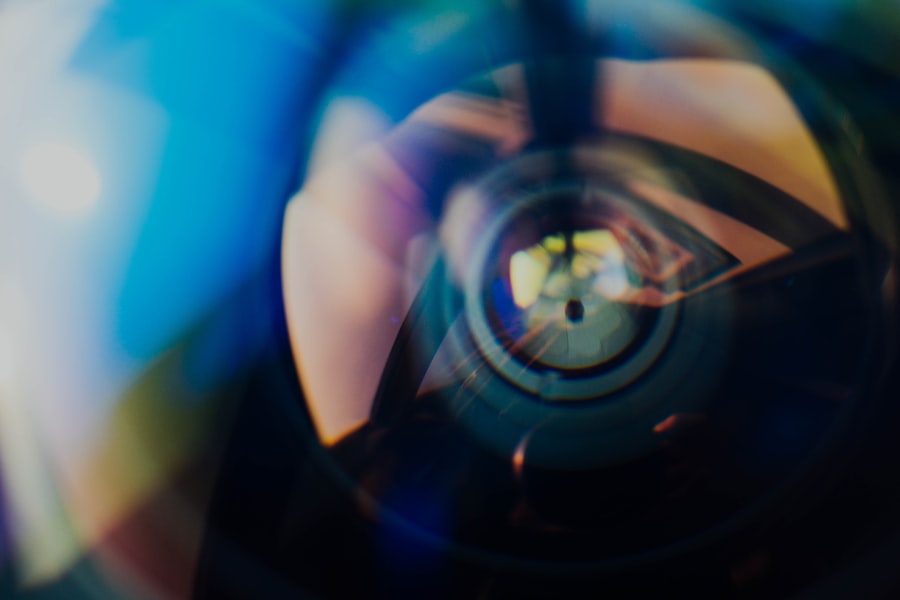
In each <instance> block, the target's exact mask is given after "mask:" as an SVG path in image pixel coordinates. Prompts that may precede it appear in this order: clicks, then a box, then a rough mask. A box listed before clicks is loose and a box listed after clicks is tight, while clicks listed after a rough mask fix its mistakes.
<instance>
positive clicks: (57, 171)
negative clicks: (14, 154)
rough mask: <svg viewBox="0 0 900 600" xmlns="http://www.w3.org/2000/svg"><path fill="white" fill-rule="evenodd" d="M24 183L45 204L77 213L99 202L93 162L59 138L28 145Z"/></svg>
mask: <svg viewBox="0 0 900 600" xmlns="http://www.w3.org/2000/svg"><path fill="white" fill-rule="evenodd" d="M21 176H22V184H23V186H24V188H25V190H26V191H27V192H28V194H29V195H30V196H31V198H33V199H34V200H35V201H36V202H37V203H38V204H39V205H40V206H41V207H42V208H44V209H45V210H48V211H49V212H51V213H54V214H56V215H59V216H78V215H83V214H85V213H87V212H89V211H90V210H91V209H93V208H94V206H95V205H96V204H97V201H98V200H99V198H100V192H101V188H102V184H101V179H100V174H99V172H98V171H97V167H96V166H95V165H94V162H93V161H92V160H91V159H90V157H88V156H87V155H86V154H85V153H84V152H82V151H81V150H79V149H78V148H76V147H73V146H70V145H67V144H62V143H57V142H37V143H34V144H32V145H31V146H29V147H28V148H27V149H26V151H25V153H24V155H23V157H22V165H21Z"/></svg>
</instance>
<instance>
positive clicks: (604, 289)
mask: <svg viewBox="0 0 900 600" xmlns="http://www.w3.org/2000/svg"><path fill="white" fill-rule="evenodd" d="M532 158H533V159H534V160H538V161H540V160H543V158H546V157H542V156H540V155H539V156H536V157H532ZM653 231H654V229H653V225H652V217H651V216H650V215H648V214H643V213H642V211H641V210H640V208H639V204H637V203H636V202H632V201H630V200H629V199H628V198H624V197H622V196H620V195H618V194H616V193H614V192H612V191H610V190H607V189H604V188H603V187H602V185H601V184H593V183H590V182H584V183H581V184H570V185H560V186H558V187H551V188H549V189H542V190H540V191H536V192H525V193H523V194H522V196H521V197H520V198H517V199H514V200H512V201H511V202H509V203H508V205H507V210H505V211H501V212H500V213H499V215H498V217H497V221H496V223H495V225H494V227H493V229H491V230H490V231H489V232H488V233H487V235H486V239H488V240H491V241H492V242H493V243H492V244H489V245H487V246H486V247H485V249H484V252H483V254H482V255H481V256H480V267H479V268H478V271H477V272H480V273H482V277H481V278H480V279H476V280H473V281H472V282H471V283H470V285H469V289H468V293H467V309H466V310H467V314H468V315H469V326H470V328H471V330H472V333H473V337H474V339H475V343H476V345H477V347H478V349H479V350H480V352H481V355H482V356H483V357H484V359H485V360H486V361H487V362H488V363H489V364H491V365H492V367H493V368H494V369H495V370H497V371H498V372H499V373H500V374H501V375H503V376H504V377H505V378H506V379H507V380H509V381H510V382H511V383H513V384H514V385H516V386H518V387H521V388H524V389H525V390H526V391H528V392H530V393H532V394H535V395H537V396H540V397H541V398H542V399H544V400H551V401H555V400H587V399H594V398H599V397H601V396H604V395H606V394H608V393H610V392H613V391H615V390H617V389H619V388H621V387H622V386H623V385H627V384H628V382H629V381H631V380H632V379H633V378H632V377H630V376H629V377H626V378H622V374H623V373H629V372H637V373H639V372H641V371H643V370H644V369H646V368H648V367H649V366H650V365H651V364H652V363H653V361H654V360H655V358H656V356H657V355H658V353H659V352H660V351H661V350H662V348H663V347H664V346H665V343H666V339H667V338H668V336H669V334H670V333H671V327H672V324H673V319H672V317H673V315H674V312H673V310H671V309H672V307H666V306H665V305H666V304H667V302H666V300H665V299H666V298H667V297H669V296H671V294H672V292H673V291H674V290H677V289H678V288H679V277H678V268H677V266H678V263H679V262H683V260H684V259H683V256H684V252H683V249H681V248H679V247H678V246H677V245H675V244H673V243H667V242H665V240H663V239H662V238H661V236H659V235H654V233H653ZM664 309H667V310H664ZM663 313H667V314H666V315H665V316H666V318H662V315H663ZM635 369H636V370H635Z"/></svg>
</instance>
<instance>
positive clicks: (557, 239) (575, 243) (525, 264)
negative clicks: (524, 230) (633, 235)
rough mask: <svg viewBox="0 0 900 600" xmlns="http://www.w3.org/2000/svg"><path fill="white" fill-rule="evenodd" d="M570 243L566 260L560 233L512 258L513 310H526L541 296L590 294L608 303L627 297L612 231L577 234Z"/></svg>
mask: <svg viewBox="0 0 900 600" xmlns="http://www.w3.org/2000/svg"><path fill="white" fill-rule="evenodd" d="M570 243H571V245H572V255H571V256H570V257H565V252H566V240H565V236H563V235H562V234H559V233H557V234H553V235H548V236H546V237H545V238H543V239H542V240H541V241H540V242H539V243H537V244H535V245H533V246H530V247H528V248H525V249H524V250H519V251H518V252H515V253H514V254H513V255H512V257H511V258H510V261H509V280H510V287H511V289H512V296H513V302H514V303H515V305H516V306H518V307H519V308H520V309H527V308H529V307H531V306H533V305H534V304H535V303H536V302H537V301H538V299H539V298H540V297H541V296H548V297H553V298H561V297H563V296H567V295H569V296H573V297H575V296H580V295H582V294H583V293H585V292H588V293H589V291H591V290H592V291H593V292H596V293H598V294H600V295H601V296H604V297H606V298H608V299H611V300H615V299H619V298H621V297H622V296H623V295H624V294H625V293H626V291H627V290H628V276H627V272H626V268H625V252H624V251H623V250H622V247H621V246H620V245H619V241H618V240H617V239H616V236H615V235H614V234H613V233H612V232H611V231H609V230H608V229H593V230H588V231H577V232H575V233H573V234H572V235H571V242H570ZM570 279H571V280H570ZM578 282H587V285H583V284H581V285H580V284H579V283H578ZM582 288H583V289H582Z"/></svg>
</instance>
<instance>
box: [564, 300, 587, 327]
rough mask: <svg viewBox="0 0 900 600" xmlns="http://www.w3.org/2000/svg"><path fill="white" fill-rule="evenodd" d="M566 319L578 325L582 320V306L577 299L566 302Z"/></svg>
mask: <svg viewBox="0 0 900 600" xmlns="http://www.w3.org/2000/svg"><path fill="white" fill-rule="evenodd" d="M566 318H567V319H568V320H569V321H571V322H572V323H579V322H580V321H581V319H583V318H584V304H582V303H581V300H578V299H577V298H572V299H571V300H569V301H568V302H566Z"/></svg>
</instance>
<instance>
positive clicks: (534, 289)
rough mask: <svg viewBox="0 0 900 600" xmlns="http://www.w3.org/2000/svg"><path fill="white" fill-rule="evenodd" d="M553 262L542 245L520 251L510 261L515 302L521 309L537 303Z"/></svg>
mask: <svg viewBox="0 0 900 600" xmlns="http://www.w3.org/2000/svg"><path fill="white" fill-rule="evenodd" d="M552 265H553V261H552V260H551V259H550V255H549V254H548V253H547V251H546V250H544V248H542V247H541V246H540V245H538V246H532V247H531V248H527V249H525V250H519V251H518V252H516V253H515V254H513V255H512V258H511V259H510V261H509V283H510V286H511V287H512V295H513V301H514V302H515V304H516V306H518V307H519V308H528V307H529V306H531V305H532V304H534V303H535V302H537V299H538V296H540V295H541V290H542V289H543V288H544V282H545V281H546V280H547V275H549V274H550V267H551V266H552Z"/></svg>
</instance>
